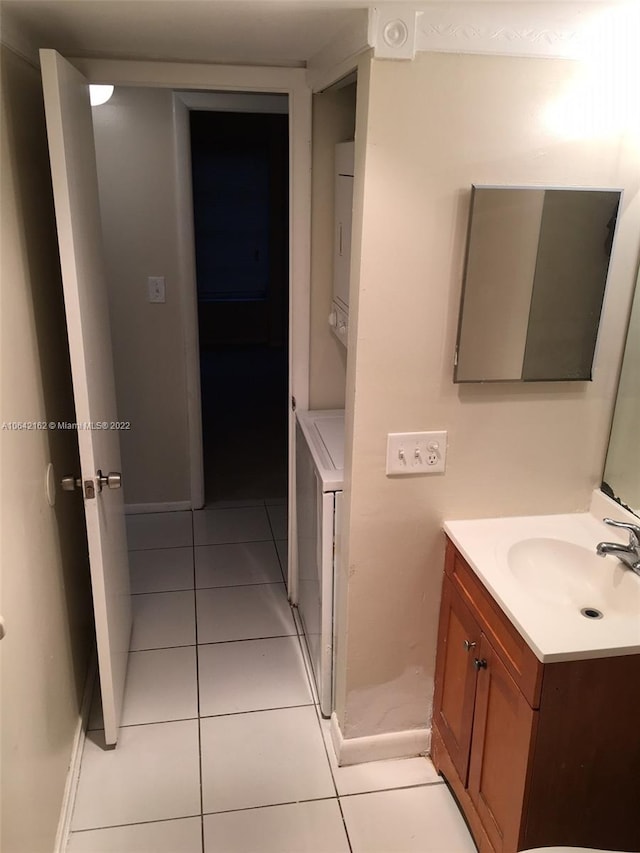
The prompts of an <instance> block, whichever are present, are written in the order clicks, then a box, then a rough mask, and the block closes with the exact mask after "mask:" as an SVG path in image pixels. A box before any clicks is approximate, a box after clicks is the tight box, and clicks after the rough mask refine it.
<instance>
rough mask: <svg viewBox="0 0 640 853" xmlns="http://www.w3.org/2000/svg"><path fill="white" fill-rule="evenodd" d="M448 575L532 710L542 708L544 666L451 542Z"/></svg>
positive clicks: (447, 560)
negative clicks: (541, 694) (541, 695)
mask: <svg viewBox="0 0 640 853" xmlns="http://www.w3.org/2000/svg"><path fill="white" fill-rule="evenodd" d="M445 572H446V574H447V575H448V577H449V578H450V579H451V582H452V584H453V586H454V588H455V589H456V590H457V591H458V593H459V594H460V595H461V596H462V599H463V601H464V602H465V604H466V605H467V607H468V608H469V609H470V610H471V612H472V613H473V615H474V616H475V618H476V619H477V620H478V622H479V624H480V628H481V630H482V632H483V633H484V634H485V635H486V636H487V637H488V639H489V641H490V642H491V645H492V646H493V648H494V649H495V650H496V651H497V652H498V653H499V655H500V657H501V658H502V660H503V662H504V665H505V666H506V668H507V671H508V672H509V674H510V675H511V677H512V678H513V680H514V681H515V683H516V684H517V686H518V688H519V689H520V690H521V691H522V693H523V695H524V697H525V698H526V700H527V702H528V703H529V704H530V705H531V707H532V708H539V707H540V693H541V687H542V668H543V665H542V663H541V662H540V661H539V660H538V658H537V657H536V656H535V655H534V653H533V652H532V651H531V649H530V648H529V646H528V645H527V644H526V642H525V641H524V639H523V638H522V637H521V636H520V634H519V633H518V632H517V631H516V629H515V628H514V627H513V625H512V624H511V622H510V621H509V620H508V619H507V617H506V616H505V614H504V613H503V612H502V610H501V609H500V607H499V606H498V605H497V604H496V602H495V601H494V599H493V598H492V596H491V595H490V594H489V592H488V591H487V590H486V589H485V587H484V586H483V584H482V583H481V581H480V580H479V578H478V577H477V575H476V574H475V573H474V572H473V570H472V569H471V568H470V567H469V565H468V564H467V562H466V561H465V560H464V559H463V558H462V557H461V556H460V554H459V553H458V551H457V550H456V547H455V546H454V545H453V543H452V542H451V541H449V540H448V541H447V557H446V563H445Z"/></svg>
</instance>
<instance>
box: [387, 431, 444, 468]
mask: <svg viewBox="0 0 640 853" xmlns="http://www.w3.org/2000/svg"><path fill="white" fill-rule="evenodd" d="M446 462H447V431H446V430H432V431H430V432H390V433H389V434H388V436H387V468H386V472H387V476H388V477H397V476H410V475H412V474H442V473H444V470H445V467H446Z"/></svg>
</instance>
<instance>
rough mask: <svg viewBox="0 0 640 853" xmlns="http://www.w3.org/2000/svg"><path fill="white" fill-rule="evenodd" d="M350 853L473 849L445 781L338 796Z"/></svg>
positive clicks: (467, 852) (457, 852)
mask: <svg viewBox="0 0 640 853" xmlns="http://www.w3.org/2000/svg"><path fill="white" fill-rule="evenodd" d="M340 801H341V803H342V811H343V814H344V818H345V822H346V825H347V832H348V833H349V839H350V841H351V848H352V850H353V853H475V850H476V848H475V845H474V843H473V841H472V839H471V835H470V834H469V830H468V829H467V827H466V825H465V822H464V820H463V818H462V815H461V814H460V812H459V811H458V807H457V806H456V804H455V802H454V799H453V797H452V796H451V794H450V793H449V791H448V789H447V787H446V785H428V786H426V787H423V788H405V789H403V790H401V791H380V792H378V793H375V794H356V795H355V796H352V797H342V798H341V800H340Z"/></svg>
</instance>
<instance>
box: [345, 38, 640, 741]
mask: <svg viewBox="0 0 640 853" xmlns="http://www.w3.org/2000/svg"><path fill="white" fill-rule="evenodd" d="M578 70H579V69H578V68H577V65H575V64H573V63H571V62H568V61H563V60H547V59H520V58H507V57H493V56H474V55H456V54H437V53H433V54H427V53H423V54H419V55H418V56H417V58H416V60H415V61H414V62H385V61H380V60H378V61H375V60H370V59H369V58H368V57H367V58H365V59H363V60H362V62H361V65H360V67H359V71H358V114H357V121H356V189H355V195H356V201H355V210H354V220H355V221H354V230H355V232H356V234H355V239H354V243H355V244H356V247H357V246H358V244H359V245H360V246H361V257H360V258H359V259H358V258H357V248H356V260H355V263H354V265H353V268H352V271H353V276H352V298H351V312H350V313H351V329H350V350H349V362H348V365H347V449H346V455H347V459H346V464H347V467H348V468H349V467H350V469H351V471H350V476H349V478H348V480H347V484H346V496H345V497H346V500H345V503H346V519H345V523H346V531H347V535H346V536H345V540H346V555H345V565H344V566H343V570H342V573H341V576H340V579H339V584H340V592H341V595H342V599H343V601H342V605H341V608H340V611H339V613H338V618H339V630H340V633H341V634H342V635H343V636H344V637H345V638H346V639H345V641H344V642H343V643H342V644H341V645H340V647H339V648H338V662H337V713H338V719H339V723H340V725H341V729H342V732H343V734H344V735H345V736H346V737H356V736H361V735H372V734H377V733H380V732H385V731H399V730H404V729H412V728H420V727H425V726H427V725H428V723H429V721H430V716H431V701H432V691H433V673H434V662H435V640H436V629H437V616H438V606H439V599H440V590H441V583H442V572H443V556H444V544H445V540H444V534H443V533H442V529H441V525H442V520H443V519H444V518H464V517H474V516H475V517H477V516H492V515H516V514H527V513H553V512H571V511H578V510H584V509H585V508H586V507H587V505H588V502H589V496H590V492H591V490H592V489H593V488H594V486H596V485H597V484H599V482H600V477H601V473H602V469H603V464H604V456H605V451H606V444H607V435H608V429H609V422H610V418H611V411H612V405H613V397H614V394H615V386H616V378H617V372H618V366H619V362H620V357H621V350H622V345H623V340H624V329H625V322H626V316H627V312H628V309H629V303H630V298H631V291H632V286H633V283H634V278H635V265H636V263H637V258H638V247H639V243H640V196H639V192H640V160H639V158H638V150H637V148H636V147H634V145H633V141H632V139H631V137H629V138H626V139H625V138H620V137H618V138H605V137H599V138H595V137H592V138H574V139H570V138H563V137H561V136H560V135H558V134H557V133H556V132H554V131H553V130H552V129H551V127H550V126H549V125H548V124H547V123H546V122H545V118H544V116H545V110H546V108H547V107H548V105H549V104H550V102H551V101H552V100H553V99H555V98H557V97H558V96H559V95H560V94H561V93H566V92H569V91H570V87H571V85H572V82H573V80H574V78H575V76H576V75H577V73H578ZM369 77H370V79H369ZM358 174H359V175H360V177H359V178H358ZM472 183H479V184H519V185H527V184H540V185H544V184H550V185H591V186H604V187H612V186H621V187H624V188H625V197H624V202H623V210H622V215H621V216H620V219H619V224H618V236H617V241H616V246H615V249H614V254H613V259H612V264H611V269H610V282H609V288H608V293H607V296H606V301H605V309H604V314H603V318H602V325H601V333H600V338H599V344H598V349H597V353H596V364H595V370H594V381H593V382H591V383H582V382H581V383H573V384H572V383H553V384H551V383H549V384H544V383H532V384H515V383H514V384H511V383H507V384H504V385H500V386H492V385H475V384H474V385H466V386H456V385H454V384H453V381H452V374H453V353H454V348H455V337H456V328H457V315H458V305H459V300H460V288H461V281H462V271H463V261H464V249H465V239H466V229H467V218H468V208H469V201H470V187H471V184H472ZM358 232H359V233H358ZM354 291H355V292H354ZM505 322H508V318H505ZM423 429H446V430H448V433H449V445H448V459H447V471H446V474H445V475H443V476H438V475H436V476H432V477H418V478H402V479H390V478H388V477H386V476H385V451H386V436H387V433H389V432H394V431H406V430H408V431H412V430H423Z"/></svg>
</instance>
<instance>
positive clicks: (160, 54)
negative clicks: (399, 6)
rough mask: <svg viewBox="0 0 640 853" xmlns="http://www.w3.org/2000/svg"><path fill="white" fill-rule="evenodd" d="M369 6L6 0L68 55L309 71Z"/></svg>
mask: <svg viewBox="0 0 640 853" xmlns="http://www.w3.org/2000/svg"><path fill="white" fill-rule="evenodd" d="M367 6H368V3H367V2H366V0H362V2H359V0H354V2H340V0H325V2H315V0H302V2H301V0H297V2H296V1H295V0H289V2H287V1H286V0H285V2H282V0H280V2H275V1H274V2H270V0H3V2H1V3H0V12H1V14H2V18H1V19H0V20H1V22H2V24H3V26H4V27H5V29H6V30H8V29H9V28H11V30H12V31H14V30H16V29H17V30H18V31H19V32H20V33H21V34H22V35H23V36H25V37H26V38H27V39H28V41H29V42H30V43H32V45H33V46H34V47H51V48H55V49H56V50H58V51H60V52H61V53H63V54H65V55H67V56H102V57H106V56H109V57H113V58H117V59H124V58H127V59H133V58H136V59H166V60H174V61H189V62H217V63H238V62H241V63H250V64H253V65H265V64H266V65H289V66H296V65H304V64H305V63H306V61H307V60H308V59H309V57H311V56H313V55H314V54H315V53H317V52H318V51H319V50H321V49H322V48H323V47H325V46H326V45H327V44H328V43H329V42H330V41H331V40H332V39H334V38H335V37H336V35H337V34H338V33H339V32H340V31H341V30H342V29H344V28H347V27H350V26H354V25H358V24H360V25H361V26H362V22H363V20H366V14H367V13H366V7H367Z"/></svg>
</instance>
